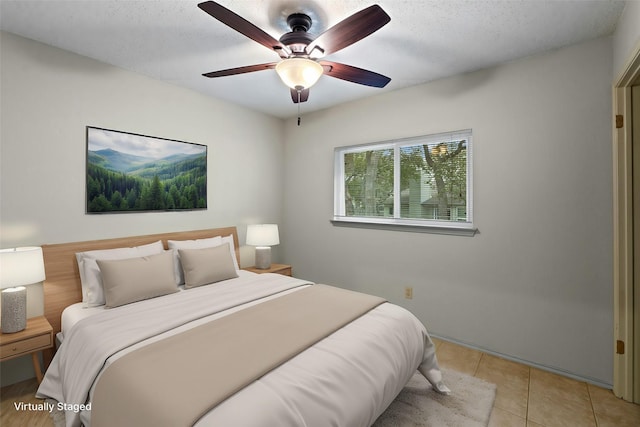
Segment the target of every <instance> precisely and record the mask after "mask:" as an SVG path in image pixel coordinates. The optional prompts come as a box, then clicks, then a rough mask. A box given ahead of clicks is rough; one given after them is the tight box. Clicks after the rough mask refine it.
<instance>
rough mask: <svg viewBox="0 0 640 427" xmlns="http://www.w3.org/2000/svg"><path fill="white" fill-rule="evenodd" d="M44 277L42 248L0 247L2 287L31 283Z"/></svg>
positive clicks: (0, 285) (0, 284)
mask: <svg viewBox="0 0 640 427" xmlns="http://www.w3.org/2000/svg"><path fill="white" fill-rule="evenodd" d="M44 279H45V274H44V258H43V256H42V248H40V247H24V248H15V249H0V288H2V289H5V288H13V287H16V286H24V285H31V284H33V283H38V282H42V281H43V280H44Z"/></svg>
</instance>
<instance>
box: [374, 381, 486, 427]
mask: <svg viewBox="0 0 640 427" xmlns="http://www.w3.org/2000/svg"><path fill="white" fill-rule="evenodd" d="M442 376H443V378H444V383H445V384H446V385H447V386H448V387H449V388H450V389H451V394H450V395H443V394H439V393H437V392H435V391H434V390H433V388H432V387H431V385H430V384H429V383H428V382H427V380H426V379H425V378H424V377H423V376H422V375H420V374H419V373H416V374H415V375H414V376H413V377H412V378H411V380H409V382H408V383H407V385H406V386H405V387H404V389H403V390H402V391H401V392H400V394H399V395H398V397H396V399H395V400H394V401H393V402H391V405H390V406H389V407H388V408H387V410H386V411H385V412H384V413H383V414H382V415H381V416H380V418H378V420H377V421H376V422H375V424H374V425H373V427H453V426H455V427H480V426H484V427H486V426H487V425H488V424H489V417H490V416H491V409H492V408H493V402H494V401H495V398H496V385H495V384H491V383H488V382H486V381H484V380H481V379H480V378H476V377H472V376H469V375H465V374H462V373H460V372H456V371H453V370H450V369H443V370H442Z"/></svg>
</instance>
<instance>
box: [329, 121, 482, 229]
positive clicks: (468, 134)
mask: <svg viewBox="0 0 640 427" xmlns="http://www.w3.org/2000/svg"><path fill="white" fill-rule="evenodd" d="M462 139H465V140H466V141H467V146H466V156H467V160H466V167H467V171H466V173H467V176H466V178H467V179H466V190H467V193H466V206H465V208H466V213H467V220H466V221H438V220H431V219H421V218H402V217H400V215H401V214H402V209H401V208H400V196H401V194H400V172H401V168H400V167H399V166H400V161H401V155H400V150H401V149H402V148H403V147H411V146H416V145H423V144H433V143H437V142H448V141H455V140H462ZM386 149H392V150H393V151H394V171H393V172H394V183H393V217H376V216H347V215H346V214H345V211H346V206H345V170H344V156H345V154H350V153H359V152H365V151H374V150H386ZM333 176H334V190H333V193H334V208H333V218H332V219H331V222H332V223H333V225H337V226H348V227H364V228H381V229H395V230H402V231H417V232H426V233H438V234H454V235H463V236H473V235H475V233H476V232H477V228H476V227H475V225H474V222H473V214H474V210H473V132H472V130H471V129H464V130H459V131H453V132H443V133H437V134H430V135H420V136H415V137H410V138H402V139H395V140H389V141H381V142H373V143H366V144H357V145H349V146H341V147H336V148H335V149H334V174H333Z"/></svg>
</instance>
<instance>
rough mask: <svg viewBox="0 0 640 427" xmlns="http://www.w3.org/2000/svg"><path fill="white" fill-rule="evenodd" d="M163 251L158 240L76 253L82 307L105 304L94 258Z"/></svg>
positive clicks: (107, 258)
mask: <svg viewBox="0 0 640 427" xmlns="http://www.w3.org/2000/svg"><path fill="white" fill-rule="evenodd" d="M163 251H164V246H163V245H162V241H160V240H158V241H157V242H154V243H150V244H148V245H142V246H136V247H133V248H116V249H104V250H97V251H87V252H78V253H76V260H77V261H78V270H79V271H80V282H81V284H82V302H83V305H84V307H96V306H99V305H104V304H105V298H104V289H103V287H102V277H101V275H100V268H99V267H98V264H97V262H96V260H98V259H100V260H103V259H105V260H109V259H111V260H116V259H126V258H136V257H141V256H146V255H155V254H159V253H162V252H163Z"/></svg>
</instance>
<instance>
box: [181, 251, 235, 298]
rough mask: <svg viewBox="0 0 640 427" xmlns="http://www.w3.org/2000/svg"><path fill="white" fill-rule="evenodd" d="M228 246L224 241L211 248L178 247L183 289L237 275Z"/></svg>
mask: <svg viewBox="0 0 640 427" xmlns="http://www.w3.org/2000/svg"><path fill="white" fill-rule="evenodd" d="M228 246H229V244H228V243H225V244H223V245H220V246H216V247H213V248H204V249H179V252H180V260H181V261H182V268H183V269H184V279H185V280H184V282H185V283H184V287H185V289H189V288H195V287H196V286H202V285H209V284H211V283H216V282H220V281H222V280H227V279H233V278H236V277H238V272H237V271H236V269H235V267H234V266H233V260H232V258H231V254H230V253H229V248H228Z"/></svg>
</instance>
